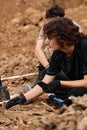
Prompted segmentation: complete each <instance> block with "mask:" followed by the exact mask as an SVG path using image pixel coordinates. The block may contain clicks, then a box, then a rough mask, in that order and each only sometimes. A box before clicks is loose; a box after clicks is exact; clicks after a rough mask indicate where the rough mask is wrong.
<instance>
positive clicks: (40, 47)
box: [35, 39, 49, 67]
mask: <svg viewBox="0 0 87 130" xmlns="http://www.w3.org/2000/svg"><path fill="white" fill-rule="evenodd" d="M35 55H36V57H37V58H38V60H39V62H40V63H41V64H42V65H43V66H44V67H46V66H47V65H48V64H49V62H48V61H47V58H46V56H45V54H44V52H43V39H41V40H38V41H37V45H36V48H35Z"/></svg>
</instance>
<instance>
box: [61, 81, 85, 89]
mask: <svg viewBox="0 0 87 130" xmlns="http://www.w3.org/2000/svg"><path fill="white" fill-rule="evenodd" d="M60 84H61V86H63V87H66V88H74V87H86V88H87V79H82V80H74V81H60Z"/></svg>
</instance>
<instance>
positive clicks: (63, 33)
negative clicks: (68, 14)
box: [44, 17, 84, 47]
mask: <svg viewBox="0 0 87 130" xmlns="http://www.w3.org/2000/svg"><path fill="white" fill-rule="evenodd" d="M44 33H45V34H46V35H47V37H48V39H50V40H51V39H52V38H53V37H55V38H56V39H57V41H58V44H60V45H61V46H62V47H63V45H64V43H67V44H68V45H70V44H71V45H72V44H75V43H77V42H78V41H79V39H80V38H81V37H84V34H83V33H82V34H81V33H80V32H79V27H78V26H77V25H75V24H74V23H73V21H72V20H71V19H69V18H65V17H62V18H56V19H54V20H52V21H50V22H48V23H47V24H45V25H44Z"/></svg>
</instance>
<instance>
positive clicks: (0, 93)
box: [0, 86, 10, 102]
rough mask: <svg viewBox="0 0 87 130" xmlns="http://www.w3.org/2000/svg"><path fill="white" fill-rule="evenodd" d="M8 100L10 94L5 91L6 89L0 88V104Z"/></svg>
mask: <svg viewBox="0 0 87 130" xmlns="http://www.w3.org/2000/svg"><path fill="white" fill-rule="evenodd" d="M9 99H10V94H9V91H8V89H7V87H3V86H2V87H0V102H2V101H5V100H9Z"/></svg>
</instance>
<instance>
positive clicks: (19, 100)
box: [5, 94, 26, 109]
mask: <svg viewBox="0 0 87 130" xmlns="http://www.w3.org/2000/svg"><path fill="white" fill-rule="evenodd" d="M25 102H26V98H25V96H24V95H23V94H22V95H20V96H17V97H15V98H13V99H11V100H9V101H8V102H7V103H6V104H5V108H6V109H9V108H10V107H12V106H15V105H17V104H24V103H25Z"/></svg>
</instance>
